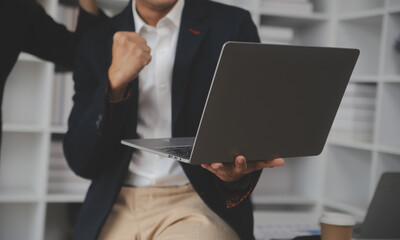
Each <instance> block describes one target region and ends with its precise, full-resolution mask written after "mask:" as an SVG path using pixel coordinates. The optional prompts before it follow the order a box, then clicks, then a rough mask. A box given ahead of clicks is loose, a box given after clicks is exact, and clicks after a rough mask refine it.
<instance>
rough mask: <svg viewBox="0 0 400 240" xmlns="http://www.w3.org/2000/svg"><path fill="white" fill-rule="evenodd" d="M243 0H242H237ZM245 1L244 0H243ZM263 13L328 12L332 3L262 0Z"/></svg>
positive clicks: (316, 0)
mask: <svg viewBox="0 0 400 240" xmlns="http://www.w3.org/2000/svg"><path fill="white" fill-rule="evenodd" d="M236 1H241V0H236ZM242 2H243V1H242ZM258 9H260V13H261V14H265V13H267V14H269V13H273V14H276V15H291V14H294V15H297V16H311V15H314V14H326V13H329V12H330V11H331V4H330V3H329V1H326V0H322V1H321V0H310V1H307V2H304V3H302V2H301V3H294V2H289V1H286V2H285V1H281V2H279V1H274V2H272V1H270V2H267V1H263V0H260V4H259V6H258Z"/></svg>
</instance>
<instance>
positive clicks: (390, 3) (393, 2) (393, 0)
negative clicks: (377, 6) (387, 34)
mask: <svg viewBox="0 0 400 240" xmlns="http://www.w3.org/2000/svg"><path fill="white" fill-rule="evenodd" d="M386 1H387V7H388V9H391V8H393V7H400V1H399V0H386Z"/></svg>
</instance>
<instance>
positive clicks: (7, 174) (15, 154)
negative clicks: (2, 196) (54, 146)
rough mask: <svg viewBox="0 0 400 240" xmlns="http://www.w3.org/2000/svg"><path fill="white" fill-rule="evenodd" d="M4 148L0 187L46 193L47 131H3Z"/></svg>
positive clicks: (0, 170) (0, 169)
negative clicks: (44, 181) (44, 179)
mask: <svg viewBox="0 0 400 240" xmlns="http://www.w3.org/2000/svg"><path fill="white" fill-rule="evenodd" d="M1 147H2V149H1V158H0V159H1V163H0V188H2V189H14V188H15V189H28V193H29V192H32V191H33V192H35V193H40V192H44V189H43V179H42V176H43V173H45V171H46V170H45V169H46V167H47V166H46V165H45V163H46V161H45V159H46V156H47V155H48V152H47V147H46V134H44V133H19V132H17V133H10V132H4V133H3V139H2V146H1Z"/></svg>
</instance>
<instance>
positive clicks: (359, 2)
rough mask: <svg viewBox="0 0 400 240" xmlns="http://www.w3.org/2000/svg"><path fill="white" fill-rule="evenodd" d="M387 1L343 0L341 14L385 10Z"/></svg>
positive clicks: (340, 8) (340, 6)
mask: <svg viewBox="0 0 400 240" xmlns="http://www.w3.org/2000/svg"><path fill="white" fill-rule="evenodd" d="M384 7H385V1H382V0H351V1H348V0H341V1H340V3H339V9H338V11H339V13H341V14H348V13H357V12H361V11H367V10H376V9H384Z"/></svg>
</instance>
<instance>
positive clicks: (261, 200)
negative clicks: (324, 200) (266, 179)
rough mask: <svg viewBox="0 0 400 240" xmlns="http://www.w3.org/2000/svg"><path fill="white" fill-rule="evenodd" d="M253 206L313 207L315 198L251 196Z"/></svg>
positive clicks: (315, 202)
mask: <svg viewBox="0 0 400 240" xmlns="http://www.w3.org/2000/svg"><path fill="white" fill-rule="evenodd" d="M252 201H253V203H254V204H260V205H262V204H271V205H315V204H317V201H316V200H315V198H311V197H304V196H296V195H276V196H269V195H268V196H261V195H256V196H253V198H252Z"/></svg>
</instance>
